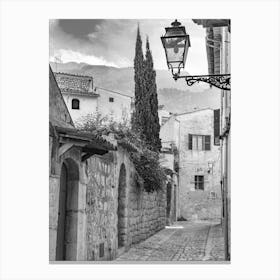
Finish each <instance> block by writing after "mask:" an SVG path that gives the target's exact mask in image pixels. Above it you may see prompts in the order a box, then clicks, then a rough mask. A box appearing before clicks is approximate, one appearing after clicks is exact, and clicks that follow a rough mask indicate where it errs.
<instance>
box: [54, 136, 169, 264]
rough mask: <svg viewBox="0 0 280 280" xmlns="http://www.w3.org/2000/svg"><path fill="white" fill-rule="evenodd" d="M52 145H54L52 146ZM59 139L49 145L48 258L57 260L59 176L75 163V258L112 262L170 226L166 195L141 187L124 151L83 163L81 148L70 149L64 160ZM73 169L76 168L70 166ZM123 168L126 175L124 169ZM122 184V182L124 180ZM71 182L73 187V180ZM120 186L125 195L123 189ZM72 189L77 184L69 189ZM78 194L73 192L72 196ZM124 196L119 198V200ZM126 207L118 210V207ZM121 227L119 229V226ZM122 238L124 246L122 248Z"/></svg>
mask: <svg viewBox="0 0 280 280" xmlns="http://www.w3.org/2000/svg"><path fill="white" fill-rule="evenodd" d="M52 145H55V146H54V147H53V146H52ZM58 148H59V146H58V144H57V141H54V139H53V137H51V141H50V150H51V151H52V152H51V153H50V156H51V157H52V159H51V161H50V165H51V167H50V188H49V209H50V210H49V216H50V219H49V232H50V236H49V241H50V248H49V252H50V255H49V258H50V260H51V261H54V260H56V247H57V244H56V243H57V229H58V212H59V196H60V182H61V178H60V173H61V168H62V164H63V163H66V164H68V163H69V164H68V165H67V166H71V165H73V166H74V167H75V168H76V169H77V171H78V175H77V176H76V177H78V178H79V179H78V181H75V184H76V185H75V188H76V189H77V190H78V191H76V192H75V194H76V197H73V198H71V201H74V202H75V207H73V206H71V205H70V207H69V209H70V212H71V213H72V214H71V215H72V216H73V215H74V216H73V217H74V218H71V221H72V222H71V223H68V224H69V225H68V226H67V227H66V231H67V232H68V231H69V234H68V239H71V240H72V239H73V238H72V237H73V232H74V233H75V232H76V233H77V234H76V235H75V236H76V237H75V240H74V241H73V240H72V243H73V242H74V243H73V244H72V245H71V248H70V249H69V252H70V253H69V254H68V255H69V256H71V260H80V261H85V260H88V261H91V260H92V261H96V260H99V261H102V260H113V259H114V258H116V256H117V255H118V254H119V253H120V252H123V251H125V250H127V249H128V248H129V247H130V246H131V245H132V244H135V243H138V242H140V241H141V240H144V239H146V238H147V237H149V236H150V235H152V234H154V233H155V232H156V231H159V230H160V229H162V228H164V226H165V222H166V191H165V189H164V188H163V190H162V191H159V192H155V193H150V194H148V193H146V192H145V191H143V189H141V188H139V187H137V185H136V182H135V169H134V166H133V164H132V162H131V161H130V159H129V157H128V153H127V152H126V150H124V149H122V148H121V147H118V151H116V152H109V153H108V154H105V155H104V156H92V157H91V158H89V159H87V160H86V161H84V162H81V152H80V149H79V148H78V147H72V148H70V149H69V150H68V151H67V152H65V153H64V154H63V155H61V156H60V157H58V156H57V153H58ZM71 168H72V167H71ZM121 169H125V173H124V174H125V176H121V178H122V179H121V180H120V171H121ZM121 181H122V182H121ZM71 184H73V183H72V182H71ZM120 186H122V191H120ZM71 188H73V186H72V187H71ZM73 193H74V192H73ZM119 194H120V197H119ZM120 203H121V204H122V205H123V207H122V208H121V209H120V208H119V204H120ZM120 221H121V223H122V226H121V227H119V226H118V225H119V223H120ZM120 236H122V237H121V238H122V240H123V244H121V246H119V245H120V244H118V243H119V242H120V238H119V237H120Z"/></svg>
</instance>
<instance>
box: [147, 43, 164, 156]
mask: <svg viewBox="0 0 280 280" xmlns="http://www.w3.org/2000/svg"><path fill="white" fill-rule="evenodd" d="M144 81H145V90H144V94H145V98H144V100H145V107H146V108H147V112H146V116H147V117H148V121H147V122H146V123H145V129H144V133H145V136H146V142H147V144H148V145H149V146H150V148H151V149H152V150H153V151H157V152H158V151H160V149H161V141H160V138H159V133H160V125H159V118H158V98H157V85H156V71H155V70H154V64H153V57H152V53H151V50H150V44H149V39H148V38H147V40H146V57H145V61H144Z"/></svg>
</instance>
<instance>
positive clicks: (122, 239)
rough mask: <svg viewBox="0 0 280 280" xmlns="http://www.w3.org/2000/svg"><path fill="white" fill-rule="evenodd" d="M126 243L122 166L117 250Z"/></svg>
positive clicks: (123, 174)
mask: <svg viewBox="0 0 280 280" xmlns="http://www.w3.org/2000/svg"><path fill="white" fill-rule="evenodd" d="M126 241H127V199H126V169H125V165H124V164H122V165H121V168H120V174H119V186H118V248H120V247H123V246H125V245H126Z"/></svg>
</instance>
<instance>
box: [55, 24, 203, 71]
mask: <svg viewBox="0 0 280 280" xmlns="http://www.w3.org/2000/svg"><path fill="white" fill-rule="evenodd" d="M172 21H173V20H172V19H140V20H137V19H108V20H105V19H102V20H101V19H93V20H74V19H73V20H51V21H50V57H54V55H57V54H61V57H62V60H63V58H64V59H65V60H66V58H67V59H70V58H71V59H76V60H73V61H76V62H78V61H83V62H86V63H89V61H91V62H92V63H93V62H96V61H98V62H104V63H108V64H110V65H116V66H118V67H131V66H133V60H134V55H135V41H136V32H137V26H138V24H139V26H140V31H141V36H142V42H143V50H144V49H145V41H146V36H149V42H150V48H151V51H152V55H153V60H154V67H155V68H156V69H167V65H166V60H165V54H164V49H163V47H162V44H161V40H160V36H161V35H164V33H165V29H164V28H165V27H167V26H170V23H171V22H172ZM180 21H181V22H182V24H184V25H185V26H186V30H187V32H188V33H189V34H190V37H191V42H192V41H193V42H194V44H192V47H191V51H192V53H193V55H194V57H195V59H194V58H193V59H191V58H190V59H189V58H187V61H188V63H189V65H188V66H189V67H188V68H190V69H191V70H192V69H195V72H205V71H206V70H207V60H206V58H205V42H202V40H200V42H202V43H201V44H196V42H199V41H198V40H197V39H199V38H204V36H205V30H204V29H203V28H201V26H198V25H196V24H194V23H193V22H192V21H191V20H180ZM62 54H63V55H62ZM200 54H201V55H200ZM108 64H107V65H108ZM199 69H201V70H200V71H199Z"/></svg>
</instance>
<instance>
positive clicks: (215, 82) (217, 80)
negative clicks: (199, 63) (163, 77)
mask: <svg viewBox="0 0 280 280" xmlns="http://www.w3.org/2000/svg"><path fill="white" fill-rule="evenodd" d="M173 77H174V79H175V80H177V79H179V78H184V79H185V80H186V82H187V85H188V86H192V85H193V84H195V83H199V82H204V83H208V84H210V85H212V86H215V87H217V88H220V89H222V90H230V74H223V75H222V74H217V75H197V76H179V75H176V74H175V75H174V76H173Z"/></svg>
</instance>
